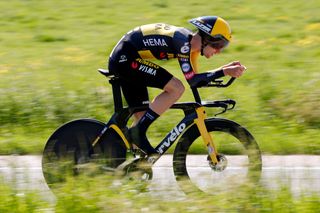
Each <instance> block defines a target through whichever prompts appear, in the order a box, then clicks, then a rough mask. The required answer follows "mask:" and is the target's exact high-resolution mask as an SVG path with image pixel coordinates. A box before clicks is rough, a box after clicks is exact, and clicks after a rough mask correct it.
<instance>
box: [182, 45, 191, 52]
mask: <svg viewBox="0 0 320 213" xmlns="http://www.w3.org/2000/svg"><path fill="white" fill-rule="evenodd" d="M189 50H190V47H189V45H186V44H185V45H184V46H182V47H181V49H180V52H181V53H187V52H189Z"/></svg>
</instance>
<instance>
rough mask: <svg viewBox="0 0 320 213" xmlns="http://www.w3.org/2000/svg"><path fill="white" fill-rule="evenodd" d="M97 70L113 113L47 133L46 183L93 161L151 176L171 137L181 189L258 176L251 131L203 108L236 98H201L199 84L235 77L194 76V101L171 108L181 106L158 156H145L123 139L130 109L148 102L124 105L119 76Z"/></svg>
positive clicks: (110, 169) (228, 104)
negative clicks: (108, 92)
mask: <svg viewBox="0 0 320 213" xmlns="http://www.w3.org/2000/svg"><path fill="white" fill-rule="evenodd" d="M99 72H100V73H101V74H103V75H104V76H106V77H107V78H109V83H110V84H111V85H112V92H113V101H114V114H113V115H112V117H111V119H110V120H109V121H108V122H106V123H104V122H101V121H98V120H95V119H77V120H73V121H70V122H68V123H66V124H63V125H62V126H60V127H59V128H58V129H57V130H56V131H55V132H54V133H53V134H52V135H51V136H50V137H49V139H48V141H47V143H46V145H45V148H44V151H43V159H42V168H43V174H44V177H45V180H46V182H47V183H48V185H49V186H51V185H52V184H55V183H58V182H63V181H65V178H66V175H67V174H71V175H78V174H80V173H81V172H82V171H84V170H86V168H87V167H86V165H89V164H92V163H94V164H95V165H98V167H97V168H98V170H99V171H102V172H107V173H112V174H120V175H122V176H125V177H130V178H139V179H141V180H150V179H152V176H153V172H152V165H154V164H155V163H156V162H157V161H158V159H159V158H161V156H162V155H163V154H165V153H166V152H167V151H168V149H169V148H170V147H171V146H172V145H173V144H174V143H175V142H176V141H178V142H177V143H176V146H175V148H174V152H173V171H174V175H175V178H176V180H177V182H178V183H179V186H180V187H181V189H182V190H183V191H184V192H186V193H188V192H194V191H199V190H201V191H206V189H208V188H210V184H211V183H223V182H224V183H223V184H220V185H224V186H226V185H229V181H233V182H238V181H239V180H240V179H243V178H244V179H253V180H255V181H256V180H259V178H260V175H261V170H262V160H261V152H260V149H259V146H258V144H257V142H256V140H255V139H254V137H253V136H252V134H250V132H249V131H248V130H247V129H246V128H244V127H243V126H241V125H239V124H238V123H236V122H234V121H232V120H228V119H224V118H218V117H208V116H207V115H206V111H205V108H221V109H222V111H221V112H220V113H218V114H222V113H225V112H226V111H228V110H231V109H233V108H234V107H235V104H236V102H235V101H234V100H232V99H228V100H215V101H202V100H201V97H200V93H199V91H198V89H199V88H200V87H228V86H230V85H231V84H232V83H233V82H234V80H235V79H234V78H231V79H229V81H227V82H226V83H225V82H224V81H222V80H212V79H210V74H208V75H207V78H206V79H199V81H203V82H204V83H203V82H202V83H201V82H199V83H198V84H197V86H194V87H191V90H192V94H193V96H194V98H195V101H194V102H183V103H176V104H174V105H172V107H171V109H178V110H182V111H183V112H184V118H183V119H182V120H181V121H180V122H179V123H178V124H177V125H176V126H175V127H174V128H173V129H172V130H171V131H170V132H169V133H168V134H167V135H166V136H165V137H164V139H163V140H162V141H161V142H160V143H159V144H158V145H157V146H156V147H155V149H156V150H157V152H158V153H159V155H158V156H155V155H152V156H148V155H146V154H145V153H144V152H143V151H142V150H141V149H139V147H137V146H135V145H134V144H133V143H132V141H130V140H129V139H128V127H127V123H128V121H129V119H130V117H131V116H132V114H133V113H135V112H138V111H144V110H146V109H147V108H148V105H143V106H140V107H134V108H129V107H126V106H124V105H123V101H122V93H121V86H120V83H119V78H118V77H117V76H115V75H113V74H112V73H110V72H109V71H108V70H104V69H99ZM197 144H198V145H197ZM199 144H200V145H199ZM199 147H200V148H199ZM201 147H203V148H201ZM194 154H201V155H194ZM137 174H138V175H137ZM241 176H243V177H241ZM226 181H227V182H226Z"/></svg>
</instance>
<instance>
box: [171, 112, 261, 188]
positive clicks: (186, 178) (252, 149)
mask: <svg viewBox="0 0 320 213" xmlns="http://www.w3.org/2000/svg"><path fill="white" fill-rule="evenodd" d="M205 124H206V127H207V130H208V132H209V133H210V134H213V136H212V137H213V140H214V142H215V144H216V143H217V140H218V141H219V137H220V136H221V137H223V138H222V140H225V141H223V142H227V140H228V141H229V140H230V141H232V142H233V141H234V140H236V141H237V144H233V143H232V146H233V145H234V147H235V148H237V149H239V150H240V151H241V152H240V151H237V150H233V151H232V150H231V149H230V150H231V151H230V150H229V152H228V150H227V149H228V147H227V146H228V145H230V146H231V143H229V142H228V143H226V144H227V145H225V146H226V147H225V149H226V153H223V154H239V155H230V156H227V158H231V160H232V159H233V158H235V161H234V164H239V163H240V162H237V159H242V158H244V160H246V163H247V164H246V165H243V166H244V167H243V168H242V167H237V166H234V165H232V164H231V167H227V168H226V169H225V170H224V171H222V172H216V171H213V170H212V168H210V165H209V162H208V160H207V159H201V157H199V156H197V155H194V156H192V157H191V155H190V154H189V153H188V152H189V151H190V147H191V146H192V145H193V144H194V142H195V141H196V140H197V138H199V137H200V133H199V130H198V128H197V127H196V125H192V126H191V127H190V128H189V129H188V130H187V131H186V132H185V133H184V134H183V135H182V136H181V138H180V139H179V141H178V143H177V146H176V148H175V150H174V154H173V169H174V174H175V177H176V180H177V182H178V185H179V186H180V188H181V189H182V191H184V192H185V193H187V194H188V193H194V192H206V193H208V192H209V191H210V190H211V191H212V189H213V191H215V190H217V189H218V188H219V187H221V186H222V187H226V186H228V187H231V186H232V183H230V182H238V181H239V180H240V179H241V178H240V177H239V175H240V176H241V175H242V176H243V174H245V176H246V177H248V178H245V180H249V181H253V182H254V183H256V182H257V181H259V179H260V176H261V170H262V160H261V152H260V149H259V146H258V144H257V142H256V141H255V139H254V137H253V136H252V135H251V134H250V132H249V131H248V130H247V129H245V128H244V127H242V126H240V125H239V124H237V123H235V122H233V121H231V120H227V119H220V118H210V119H207V120H205ZM217 135H218V136H217ZM217 137H218V138H217ZM200 138H201V137H200ZM200 140H201V139H200ZM201 143H203V142H202V141H201ZM221 146H222V147H223V143H221ZM203 151H204V150H203ZM205 151H206V155H208V152H207V150H205ZM218 151H219V154H220V153H221V152H220V151H223V149H222V150H221V147H218ZM232 152H233V153H232ZM243 155H244V156H243ZM188 156H189V157H188ZM200 156H203V155H200ZM188 158H190V159H188ZM192 158H194V159H192ZM202 158H203V157H202ZM204 158H207V157H204ZM195 159H196V161H197V162H193V161H194V160H195ZM206 161H207V162H206ZM202 162H203V163H207V165H205V164H202ZM194 163H195V164H196V166H195V167H194V168H193V167H192V166H193V165H192V164H194ZM231 163H232V162H231ZM202 166H203V167H202ZM197 168H200V169H199V170H201V171H200V172H199V171H197V172H195V171H196V170H197ZM228 168H230V169H228ZM232 169H234V170H232ZM236 169H239V172H240V173H241V174H240V173H239V174H237V172H238V171H237V170H236ZM228 170H229V171H228ZM243 170H245V171H243ZM192 172H193V173H194V174H191V173H192ZM230 174H232V175H231V176H230ZM206 175H208V176H206ZM204 179H206V180H204ZM234 179H236V180H237V181H233V180H234ZM222 181H224V182H225V183H221V182H222ZM217 184H219V186H217ZM210 187H211V188H210ZM215 187H216V188H215ZM222 190H224V189H222Z"/></svg>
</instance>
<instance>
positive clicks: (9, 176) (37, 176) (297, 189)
mask: <svg viewBox="0 0 320 213" xmlns="http://www.w3.org/2000/svg"><path fill="white" fill-rule="evenodd" d="M188 159H189V160H188V162H189V165H190V170H189V173H190V175H191V176H192V179H195V180H197V179H199V180H204V179H205V180H204V181H202V182H199V183H197V184H199V186H200V187H202V188H203V189H205V188H206V187H208V183H210V184H211V183H212V182H214V183H219V185H220V186H221V185H222V186H223V187H227V186H230V185H232V184H230V182H232V183H241V181H242V178H243V177H245V173H246V168H245V167H244V166H242V163H243V162H245V158H243V157H242V156H228V163H229V164H228V165H229V167H228V169H227V170H226V171H224V172H223V173H220V174H217V175H216V176H214V177H211V176H210V177H209V176H208V177H207V176H206V174H207V173H208V171H207V170H206V168H207V166H206V163H205V165H203V164H202V161H203V160H204V161H203V162H205V159H206V156H198V155H194V156H190V157H188ZM262 160H263V170H262V179H261V181H262V183H263V185H265V186H266V187H268V188H270V189H276V188H279V187H281V186H287V187H289V188H290V190H291V191H292V193H294V194H296V195H299V194H301V193H310V192H311V193H318V194H319V195H320V156H318V155H289V156H273V155H270V156H263V158H262ZM230 165H231V166H230ZM211 173H212V172H211ZM208 174H210V173H208ZM199 177H201V178H199ZM203 177H205V178H203ZM0 181H4V182H6V183H13V184H14V185H15V186H16V188H17V189H18V190H21V191H22V192H23V190H29V189H31V190H35V191H39V193H41V194H42V195H43V196H44V197H47V198H48V199H49V200H50V199H54V198H53V194H52V193H51V191H50V190H49V188H48V187H47V185H46V183H45V181H44V178H43V175H42V169H41V156H35V155H32V156H31V155H27V156H14V155H13V156H0ZM223 181H225V182H226V183H227V184H221V183H224V182H223ZM150 191H151V192H152V193H154V194H155V195H157V196H158V195H161V193H162V192H164V191H165V192H166V195H168V193H169V194H170V193H172V195H174V196H176V195H179V194H183V193H182V192H181V190H180V189H179V187H178V185H177V183H176V181H175V178H174V175H173V170H172V155H164V156H163V157H162V158H161V159H159V161H158V162H157V163H156V164H155V165H154V167H153V180H152V181H151V184H150ZM162 194H164V193H162Z"/></svg>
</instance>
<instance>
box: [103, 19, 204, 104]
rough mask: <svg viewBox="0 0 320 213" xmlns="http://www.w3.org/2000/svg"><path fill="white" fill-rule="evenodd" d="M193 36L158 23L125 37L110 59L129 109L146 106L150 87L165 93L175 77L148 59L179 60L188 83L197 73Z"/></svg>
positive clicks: (111, 68)
mask: <svg viewBox="0 0 320 213" xmlns="http://www.w3.org/2000/svg"><path fill="white" fill-rule="evenodd" d="M191 39H192V32H191V31H190V30H188V29H185V28H182V27H176V26H172V25H168V24H163V23H157V24H148V25H143V26H139V27H137V28H135V29H133V30H131V31H129V32H128V33H127V34H125V35H124V36H123V37H122V38H121V40H120V41H119V42H118V44H117V45H116V46H115V47H114V49H113V51H112V52H111V54H110V58H109V70H110V72H112V73H115V74H117V75H118V76H119V77H120V81H121V87H122V90H123V93H124V96H125V98H126V100H127V102H128V105H129V106H130V107H133V106H139V105H141V104H147V103H148V101H149V98H148V92H147V87H155V88H159V89H163V88H164V86H165V85H166V84H167V83H168V82H169V80H170V79H171V78H172V77H173V75H172V74H171V73H169V72H168V71H167V70H165V69H164V68H162V67H160V66H159V65H157V64H155V63H153V62H151V61H149V60H148V59H151V60H152V59H157V60H170V59H173V58H176V59H177V60H178V62H179V64H180V68H181V70H182V72H183V74H184V76H185V78H186V79H187V80H189V79H191V78H192V77H193V76H194V75H195V73H196V72H197V64H196V63H197V62H196V61H197V57H198V56H199V53H198V52H195V53H192V52H191V45H190V41H191Z"/></svg>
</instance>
